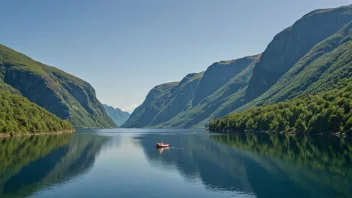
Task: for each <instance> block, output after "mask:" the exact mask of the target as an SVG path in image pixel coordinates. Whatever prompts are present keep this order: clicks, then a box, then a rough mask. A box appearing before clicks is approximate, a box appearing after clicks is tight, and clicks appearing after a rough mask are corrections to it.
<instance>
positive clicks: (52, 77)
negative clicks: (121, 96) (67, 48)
mask: <svg viewBox="0 0 352 198" xmlns="http://www.w3.org/2000/svg"><path fill="white" fill-rule="evenodd" d="M0 78H1V81H2V82H5V83H6V84H7V85H6V84H5V85H4V83H0V85H4V86H7V87H9V85H10V86H12V87H14V88H16V89H17V90H19V91H20V92H21V94H22V95H23V96H25V97H27V98H28V99H29V100H31V101H32V102H35V103H36V104H38V105H40V106H42V107H44V108H45V109H47V110H48V111H50V112H52V113H54V114H56V115H57V116H58V117H60V118H62V119H66V120H68V121H70V122H71V123H72V124H73V125H74V126H75V127H114V126H116V125H115V124H114V123H113V121H112V120H111V119H110V118H109V117H108V116H107V115H106V112H105V110H104V109H103V106H102V105H101V104H100V102H99V101H98V100H97V99H96V97H95V91H94V89H93V88H92V87H91V86H90V85H89V84H88V83H87V82H85V81H83V80H81V79H79V78H77V77H75V76H73V75H70V74H67V73H65V72H63V71H61V70H59V69H56V68H54V67H51V66H47V65H44V64H42V63H40V62H37V61H35V60H33V59H31V58H29V57H27V56H25V55H23V54H21V53H18V52H16V51H14V50H12V49H10V48H7V47H5V46H3V45H0ZM4 86H2V87H1V88H4Z"/></svg>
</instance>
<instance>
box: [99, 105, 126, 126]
mask: <svg viewBox="0 0 352 198" xmlns="http://www.w3.org/2000/svg"><path fill="white" fill-rule="evenodd" d="M103 106H104V109H105V111H106V113H107V114H108V116H109V117H110V118H111V119H112V120H113V121H114V123H115V124H116V125H117V126H121V125H123V124H124V123H125V122H126V121H127V120H128V118H129V117H130V115H131V114H130V113H128V112H124V111H122V110H121V109H119V108H114V107H112V106H109V105H106V104H103Z"/></svg>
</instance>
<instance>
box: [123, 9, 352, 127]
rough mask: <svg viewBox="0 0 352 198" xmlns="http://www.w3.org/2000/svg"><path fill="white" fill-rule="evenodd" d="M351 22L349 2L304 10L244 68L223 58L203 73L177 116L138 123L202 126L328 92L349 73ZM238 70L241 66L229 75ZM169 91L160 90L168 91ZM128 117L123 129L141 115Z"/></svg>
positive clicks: (146, 106) (168, 125)
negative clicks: (252, 110) (234, 115)
mask: <svg viewBox="0 0 352 198" xmlns="http://www.w3.org/2000/svg"><path fill="white" fill-rule="evenodd" d="M351 22H352V5H348V6H341V7H338V8H331V9H320V10H314V11H312V12H310V13H307V14H306V15H304V16H303V17H302V18H300V19H298V20H297V21H296V22H295V23H294V24H293V25H292V26H290V27H288V28H285V29H284V30H283V31H281V32H279V33H278V34H277V35H275V36H274V38H273V40H272V41H271V42H270V43H269V44H268V46H267V48H266V49H265V50H264V52H263V53H262V54H260V55H256V56H254V57H255V58H253V56H249V57H252V59H251V61H247V64H246V65H243V67H240V66H237V68H236V67H235V64H233V65H231V64H230V67H229V68H227V67H226V63H229V62H226V61H220V62H217V63H214V64H212V65H211V66H210V67H209V68H208V69H207V71H205V72H204V75H203V77H202V79H201V80H200V83H199V85H198V87H197V90H196V91H195V97H194V98H193V99H192V100H190V102H188V103H187V104H186V105H184V106H183V107H178V109H181V110H180V111H179V113H178V114H177V115H175V116H173V117H172V118H170V119H167V120H166V121H163V122H159V123H155V122H150V120H152V119H150V120H149V121H148V120H145V121H144V124H142V125H139V127H157V128H190V127H202V128H203V127H207V125H208V123H209V122H210V121H211V120H214V119H217V118H220V117H223V116H226V115H228V114H230V113H232V112H240V111H244V110H248V109H250V108H253V107H255V106H258V105H264V104H267V103H277V102H281V101H285V100H287V99H294V98H296V97H300V96H301V95H306V94H312V93H314V90H316V89H317V90H321V91H328V90H331V89H333V88H334V87H335V85H336V83H338V82H339V81H340V80H341V79H343V78H349V77H350V76H351V75H350V73H351V69H350V68H351V63H350V58H349V57H350V55H351V54H350V50H349V48H350V43H349V40H350V39H351V38H350V36H349V32H350V31H351ZM245 58H248V57H244V58H243V59H245ZM240 60H242V59H236V60H232V61H230V62H232V63H235V62H240ZM242 61H243V60H242ZM248 63H249V64H248ZM219 65H220V66H219ZM216 66H218V67H216ZM213 67H214V68H215V69H219V72H214V73H213V74H212V75H213V77H212V78H210V80H206V78H207V76H211V75H208V74H209V72H210V71H211V70H212V69H213ZM239 68H241V69H242V70H241V71H239V72H234V73H231V71H235V70H236V69H239ZM214 71H215V70H214ZM207 72H208V73H207ZM204 82H206V83H204ZM202 84H204V85H202ZM200 85H202V87H203V88H200V87H199V86H200ZM169 91H170V90H167V91H165V92H164V93H163V94H164V95H167V94H168V92H169ZM175 102H177V101H175ZM160 104H162V105H160V106H159V107H158V108H157V109H155V110H156V111H158V110H160V109H163V108H166V107H165V106H163V105H164V104H165V103H160ZM145 108H148V105H144V106H140V107H139V109H138V110H139V111H144V109H145ZM158 113H159V112H155V113H154V114H158ZM132 115H133V113H132ZM151 116H152V117H154V116H153V115H151ZM131 119H133V121H132V120H128V121H127V122H126V123H127V124H126V125H125V127H135V125H134V122H138V121H139V120H140V119H141V118H140V117H138V115H133V116H131Z"/></svg>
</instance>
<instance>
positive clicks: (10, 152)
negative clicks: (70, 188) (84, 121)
mask: <svg viewBox="0 0 352 198" xmlns="http://www.w3.org/2000/svg"><path fill="white" fill-rule="evenodd" d="M107 139H108V138H107V137H98V136H91V135H80V136H75V135H73V136H72V135H70V134H68V135H58V136H32V137H19V138H5V139H0V141H1V144H0V149H1V152H0V159H1V162H5V163H4V164H1V165H0V189H1V191H0V196H1V197H26V196H29V195H31V194H33V193H34V192H36V191H38V190H40V189H42V188H47V187H50V186H51V185H54V184H56V185H57V184H60V183H62V182H65V181H67V180H70V179H73V178H75V177H77V176H78V175H80V174H82V173H84V172H86V171H87V170H89V169H90V168H91V166H92V164H93V163H94V161H95V156H96V155H97V153H98V152H99V151H100V149H101V147H102V145H103V144H104V143H105V142H106V141H107Z"/></svg>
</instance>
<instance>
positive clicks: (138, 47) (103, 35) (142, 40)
mask: <svg viewBox="0 0 352 198" xmlns="http://www.w3.org/2000/svg"><path fill="white" fill-rule="evenodd" d="M348 4H352V0H295V1H292V0H265V1H264V0H99V1H97V0H59V1H48V0H31V1H26V0H1V8H2V9H1V12H0V24H1V31H0V43H1V44H4V45H6V46H7V47H10V48H12V49H15V50H17V51H19V52H21V53H24V54H26V55H28V56H30V57H31V58H33V59H35V60H37V61H40V62H42V63H45V64H47V65H51V66H55V67H57V68H59V69H61V70H64V71H66V72H68V73H70V74H73V75H75V76H77V77H79V78H82V79H84V80H85V81H87V82H89V83H90V84H91V85H92V86H93V87H94V88H95V90H96V93H97V97H98V99H99V100H100V101H101V102H102V103H105V104H108V105H111V106H114V107H118V108H121V109H123V110H126V111H129V112H132V111H133V109H134V108H135V107H137V106H138V105H140V104H141V103H142V102H143V101H144V99H145V96H146V95H147V93H148V92H149V91H150V89H152V88H153V87H154V86H156V85H158V84H162V83H166V82H173V81H180V80H181V79H182V78H183V77H184V76H185V75H187V74H188V73H194V72H201V71H204V70H206V68H207V67H208V66H210V65H211V64H212V63H213V62H217V61H220V60H229V59H235V58H240V57H243V56H248V55H254V54H258V53H261V52H263V51H264V50H265V48H266V46H267V45H268V44H269V42H270V41H271V40H272V38H273V37H274V36H275V34H277V33H279V32H280V31H282V30H283V29H285V28H286V27H289V26H291V25H292V24H293V23H294V22H295V21H296V20H298V19H299V18H301V17H302V16H303V15H304V14H306V13H308V12H310V11H312V10H315V9H320V8H331V7H338V6H342V5H348Z"/></svg>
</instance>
